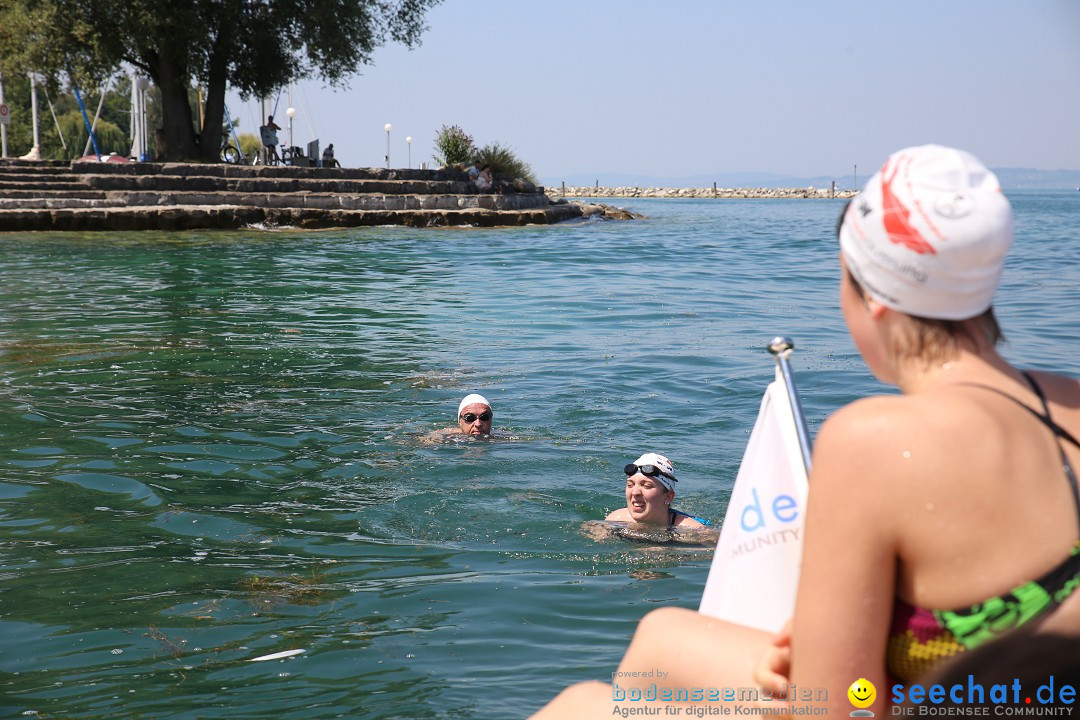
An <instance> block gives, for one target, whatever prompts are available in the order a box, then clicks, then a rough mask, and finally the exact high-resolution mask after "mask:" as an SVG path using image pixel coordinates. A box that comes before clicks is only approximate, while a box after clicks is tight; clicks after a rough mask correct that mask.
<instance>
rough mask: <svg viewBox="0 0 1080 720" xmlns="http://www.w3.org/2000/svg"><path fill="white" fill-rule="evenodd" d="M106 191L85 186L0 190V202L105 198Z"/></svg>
mask: <svg viewBox="0 0 1080 720" xmlns="http://www.w3.org/2000/svg"><path fill="white" fill-rule="evenodd" d="M107 196H108V193H107V192H105V191H104V190H87V189H86V187H85V186H83V187H82V188H80V189H78V190H64V189H57V188H53V187H50V188H48V189H44V190H43V189H41V188H33V189H31V190H0V202H4V201H7V200H43V201H44V200H71V199H73V200H82V199H90V200H92V199H96V198H105V197H107Z"/></svg>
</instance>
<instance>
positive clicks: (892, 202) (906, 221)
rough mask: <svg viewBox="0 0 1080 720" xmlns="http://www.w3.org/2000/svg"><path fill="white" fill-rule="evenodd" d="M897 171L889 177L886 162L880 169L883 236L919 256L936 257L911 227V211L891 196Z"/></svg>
mask: <svg viewBox="0 0 1080 720" xmlns="http://www.w3.org/2000/svg"><path fill="white" fill-rule="evenodd" d="M898 171H899V168H895V167H894V168H893V171H892V174H891V175H890V174H889V163H888V162H887V161H886V163H885V167H883V168H881V209H882V211H883V213H884V216H885V217H884V219H883V221H882V222H883V224H884V225H885V234H886V235H888V236H889V239H890V240H892V241H893V242H894V243H902V244H903V245H904V246H905V247H907V249H908V250H914V251H915V252H917V253H919V254H920V255H923V254H925V253H930V254H931V255H937V250H934V247H933V246H932V245H931V244H930V243H928V242H926V239H925V238H923V236H922V235H920V234H919V231H918V230H916V229H915V228H914V227H912V225H911V221H910V218H911V211H910V210H908V209H907V208H906V207H904V204H903V203H902V202H900V198H898V197H896V195H894V194H893V191H892V183H893V180H894V179H895V178H896V173H897V172H898Z"/></svg>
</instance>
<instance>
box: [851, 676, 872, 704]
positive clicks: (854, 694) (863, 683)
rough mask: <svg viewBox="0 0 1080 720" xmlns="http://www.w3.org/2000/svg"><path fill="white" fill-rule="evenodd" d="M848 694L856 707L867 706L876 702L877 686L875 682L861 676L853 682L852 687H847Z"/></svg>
mask: <svg viewBox="0 0 1080 720" xmlns="http://www.w3.org/2000/svg"><path fill="white" fill-rule="evenodd" d="M847 696H848V700H850V701H851V704H852V705H854V706H855V707H857V708H867V707H870V706H871V705H873V704H874V698H876V697H877V688H875V687H874V683H872V682H870V681H869V680H867V679H866V678H859V679H858V680H856V681H855V682H853V683H851V687H849V688H848V689H847Z"/></svg>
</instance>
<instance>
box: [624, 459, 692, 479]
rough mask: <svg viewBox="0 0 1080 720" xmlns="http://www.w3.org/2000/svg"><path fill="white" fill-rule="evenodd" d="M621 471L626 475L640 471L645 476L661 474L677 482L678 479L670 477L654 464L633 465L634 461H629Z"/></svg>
mask: <svg viewBox="0 0 1080 720" xmlns="http://www.w3.org/2000/svg"><path fill="white" fill-rule="evenodd" d="M623 472H624V473H626V477H630V476H632V475H637V474H638V473H641V474H642V475H644V476H645V477H656V476H657V475H663V476H664V477H666V478H668V479H669V480H672V481H674V482H679V481H678V479H676V478H674V477H672V476H671V475H668V474H667V473H666V472H664V471H663V470H661V469H660V468H658V467H656V466H655V465H635V464H634V463H630V464H629V465H627V466H626V467H624V468H623Z"/></svg>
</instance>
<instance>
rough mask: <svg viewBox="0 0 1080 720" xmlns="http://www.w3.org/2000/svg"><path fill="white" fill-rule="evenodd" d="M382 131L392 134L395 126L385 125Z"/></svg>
mask: <svg viewBox="0 0 1080 720" xmlns="http://www.w3.org/2000/svg"><path fill="white" fill-rule="evenodd" d="M382 129H383V130H385V131H386V132H390V131H391V130H393V129H394V126H393V125H391V124H390V123H386V124H385V125H383V128H382Z"/></svg>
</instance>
